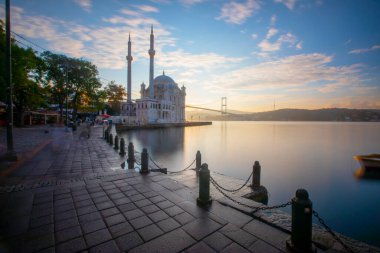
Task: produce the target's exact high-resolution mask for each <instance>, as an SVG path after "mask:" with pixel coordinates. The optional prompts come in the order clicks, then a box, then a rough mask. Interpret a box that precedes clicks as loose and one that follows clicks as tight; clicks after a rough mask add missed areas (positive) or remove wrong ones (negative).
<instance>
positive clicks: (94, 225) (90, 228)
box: [82, 219, 106, 234]
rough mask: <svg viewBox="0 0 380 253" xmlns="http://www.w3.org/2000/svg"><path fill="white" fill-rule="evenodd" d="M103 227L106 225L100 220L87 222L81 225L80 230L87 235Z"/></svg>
mask: <svg viewBox="0 0 380 253" xmlns="http://www.w3.org/2000/svg"><path fill="white" fill-rule="evenodd" d="M105 227H106V224H105V223H104V222H103V220H102V219H98V220H94V221H89V222H86V223H84V224H82V230H83V232H84V233H85V234H89V233H91V232H94V231H97V230H100V229H103V228H105Z"/></svg>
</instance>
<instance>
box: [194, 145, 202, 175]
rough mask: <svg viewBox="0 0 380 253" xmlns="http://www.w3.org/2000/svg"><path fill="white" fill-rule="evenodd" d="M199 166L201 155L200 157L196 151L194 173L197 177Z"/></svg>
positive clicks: (199, 153)
mask: <svg viewBox="0 0 380 253" xmlns="http://www.w3.org/2000/svg"><path fill="white" fill-rule="evenodd" d="M201 164H202V155H201V152H200V151H199V150H198V151H197V154H196V155H195V171H196V173H197V176H198V175H199V170H200V169H201Z"/></svg>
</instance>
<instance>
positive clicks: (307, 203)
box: [286, 189, 313, 252]
mask: <svg viewBox="0 0 380 253" xmlns="http://www.w3.org/2000/svg"><path fill="white" fill-rule="evenodd" d="M312 215H313V203H312V202H311V200H310V199H309V194H308V193H307V191H306V190H304V189H298V190H297V191H296V196H295V197H294V198H293V199H292V233H291V236H290V239H289V240H287V241H286V245H287V247H288V248H290V249H291V250H293V251H295V252H313V249H312V240H311V237H312Z"/></svg>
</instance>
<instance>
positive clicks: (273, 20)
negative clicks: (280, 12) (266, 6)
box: [270, 14, 277, 26]
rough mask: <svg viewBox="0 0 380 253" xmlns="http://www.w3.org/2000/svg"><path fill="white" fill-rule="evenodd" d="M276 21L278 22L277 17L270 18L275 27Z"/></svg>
mask: <svg viewBox="0 0 380 253" xmlns="http://www.w3.org/2000/svg"><path fill="white" fill-rule="evenodd" d="M276 21H277V16H276V15H275V14H273V15H272V17H271V18H270V25H271V26H274V25H275V24H276Z"/></svg>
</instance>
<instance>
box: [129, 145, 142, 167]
mask: <svg viewBox="0 0 380 253" xmlns="http://www.w3.org/2000/svg"><path fill="white" fill-rule="evenodd" d="M135 161H136V160H135V147H134V146H133V143H132V142H130V143H129V144H128V159H127V162H128V169H130V170H131V169H133V168H134V167H135ZM141 165H142V158H141ZM141 167H142V166H141Z"/></svg>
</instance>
